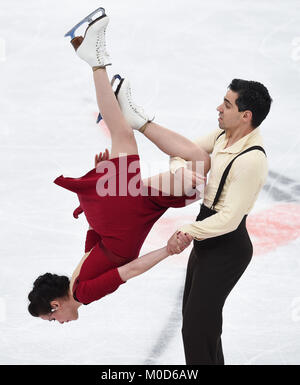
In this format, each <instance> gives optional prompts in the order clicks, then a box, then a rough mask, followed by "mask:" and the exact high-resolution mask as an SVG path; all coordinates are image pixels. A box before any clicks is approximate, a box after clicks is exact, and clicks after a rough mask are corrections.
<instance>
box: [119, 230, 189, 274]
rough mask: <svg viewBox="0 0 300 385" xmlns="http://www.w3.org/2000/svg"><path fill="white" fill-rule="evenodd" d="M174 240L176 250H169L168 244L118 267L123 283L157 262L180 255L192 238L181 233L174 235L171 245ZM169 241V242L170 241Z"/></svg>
mask: <svg viewBox="0 0 300 385" xmlns="http://www.w3.org/2000/svg"><path fill="white" fill-rule="evenodd" d="M175 238H176V240H177V248H175V249H174V247H173V248H172V249H170V247H169V244H168V245H167V246H165V247H162V248H161V249H158V250H154V251H151V252H150V253H148V254H145V255H143V256H141V257H139V258H137V259H134V260H133V261H131V262H129V263H127V264H126V265H123V266H121V267H118V272H119V274H120V277H121V279H122V280H123V281H128V279H130V278H133V277H136V276H138V275H140V274H143V273H145V272H146V271H147V270H149V269H151V268H152V267H153V266H155V265H157V264H158V263H159V262H161V261H162V260H164V259H165V258H167V257H168V256H169V255H172V254H180V253H181V252H182V251H183V250H184V249H185V248H186V247H188V246H189V244H190V243H191V241H192V240H193V237H191V236H190V235H188V234H187V235H185V234H182V233H175V234H173V236H172V237H171V239H172V245H173V244H174V241H175ZM171 239H170V240H171Z"/></svg>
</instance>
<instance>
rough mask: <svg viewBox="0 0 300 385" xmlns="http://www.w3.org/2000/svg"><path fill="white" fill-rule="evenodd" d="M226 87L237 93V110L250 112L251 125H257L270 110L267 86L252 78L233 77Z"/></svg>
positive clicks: (270, 99)
mask: <svg viewBox="0 0 300 385" xmlns="http://www.w3.org/2000/svg"><path fill="white" fill-rule="evenodd" d="M228 88H229V89H230V90H231V91H234V92H237V93H238V98H237V99H236V101H235V103H236V105H237V106H238V110H239V111H246V110H250V111H251V112H252V121H251V125H252V127H254V128H256V127H258V126H259V125H260V124H261V122H262V121H263V120H264V119H265V118H266V116H267V115H268V113H269V111H270V107H271V103H272V98H271V97H270V94H269V91H268V90H267V88H266V87H265V86H264V85H263V84H261V83H259V82H254V81H252V80H242V79H233V80H232V81H231V83H230V84H229V86H228Z"/></svg>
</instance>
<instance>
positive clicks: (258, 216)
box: [247, 203, 300, 255]
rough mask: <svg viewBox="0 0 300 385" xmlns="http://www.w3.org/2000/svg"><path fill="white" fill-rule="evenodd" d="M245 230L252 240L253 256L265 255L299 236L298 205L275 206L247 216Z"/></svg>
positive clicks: (299, 217) (299, 211) (299, 214)
mask: <svg viewBox="0 0 300 385" xmlns="http://www.w3.org/2000/svg"><path fill="white" fill-rule="evenodd" d="M247 228H248V231H249V234H250V236H251V238H252V242H253V246H254V254H255V255H258V254H264V253H267V252H269V251H271V250H273V249H275V248H277V247H278V246H281V245H285V244H287V243H289V242H291V241H293V240H294V239H297V238H298V237H299V236H300V205H299V204H297V203H284V204H276V205H274V206H273V207H271V208H269V209H267V210H263V211H261V212H258V213H255V214H253V215H249V218H248V220H247Z"/></svg>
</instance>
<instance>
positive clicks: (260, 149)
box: [211, 131, 267, 210]
mask: <svg viewBox="0 0 300 385" xmlns="http://www.w3.org/2000/svg"><path fill="white" fill-rule="evenodd" d="M223 134H225V131H223V132H221V134H220V135H219V136H218V137H217V139H216V141H217V140H218V139H219V137H220V136H221V135H223ZM253 150H259V151H262V152H263V153H264V154H265V155H266V152H265V150H264V149H263V148H262V147H261V146H252V147H249V148H247V149H246V150H244V151H243V152H241V153H240V154H238V155H237V156H236V157H235V158H233V159H232V161H231V162H230V163H229V164H228V166H227V167H226V169H225V171H224V172H223V175H222V178H221V181H220V184H219V187H218V190H217V193H216V196H215V199H214V201H213V204H212V206H211V209H212V210H214V208H215V206H216V204H217V203H218V201H219V198H220V196H221V193H222V190H223V187H224V184H225V182H226V178H227V175H228V173H229V171H230V169H231V166H232V164H233V162H234V161H235V160H236V158H238V157H239V156H241V155H243V154H245V153H246V152H249V151H253ZM266 156H267V155H266Z"/></svg>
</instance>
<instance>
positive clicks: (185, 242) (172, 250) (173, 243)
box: [167, 231, 194, 255]
mask: <svg viewBox="0 0 300 385" xmlns="http://www.w3.org/2000/svg"><path fill="white" fill-rule="evenodd" d="M193 239H194V238H193V237H192V236H191V235H189V234H183V233H182V232H181V231H176V232H175V233H174V234H173V235H172V237H171V238H170V239H169V240H168V244H167V252H168V253H169V255H172V254H180V253H181V252H182V251H183V250H184V249H186V248H187V247H188V246H189V244H190V243H191V242H192V240H193Z"/></svg>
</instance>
